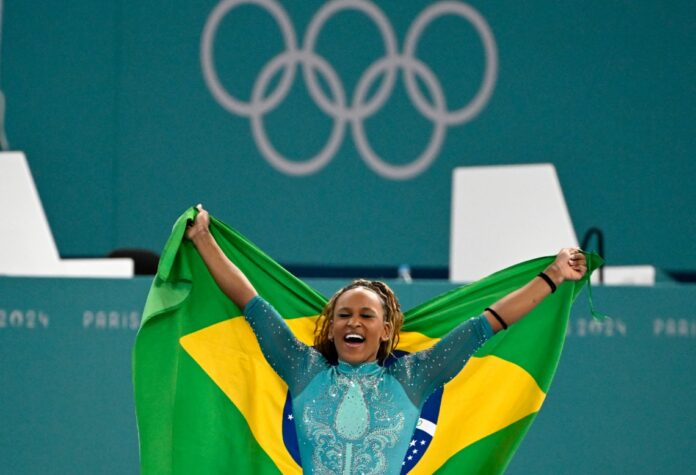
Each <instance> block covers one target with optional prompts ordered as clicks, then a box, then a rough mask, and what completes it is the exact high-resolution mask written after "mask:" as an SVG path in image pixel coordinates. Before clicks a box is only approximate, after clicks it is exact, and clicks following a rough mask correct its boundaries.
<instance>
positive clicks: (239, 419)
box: [133, 208, 601, 474]
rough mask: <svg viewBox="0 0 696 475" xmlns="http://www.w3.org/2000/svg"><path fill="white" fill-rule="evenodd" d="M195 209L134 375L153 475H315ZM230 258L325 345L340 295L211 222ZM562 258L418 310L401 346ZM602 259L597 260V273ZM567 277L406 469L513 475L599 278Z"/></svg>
mask: <svg viewBox="0 0 696 475" xmlns="http://www.w3.org/2000/svg"><path fill="white" fill-rule="evenodd" d="M195 214H196V210H195V209H193V208H191V209H189V210H188V211H187V212H186V213H184V214H183V215H182V216H181V217H180V218H179V219H178V220H177V222H176V224H175V225H174V228H173V231H172V234H171V236H170V238H169V240H168V242H167V244H166V246H165V248H164V251H163V253H162V257H161V259H160V265H159V269H158V273H157V276H156V277H155V280H154V282H153V284H152V288H151V289H150V293H149V295H148V298H147V302H146V304H145V310H144V311H143V319H142V323H141V327H140V330H139V331H138V335H137V338H136V342H135V348H134V351H133V382H134V387H135V401H136V413H137V422H138V433H139V439H140V464H141V471H142V473H143V474H162V473H181V474H189V473H205V474H223V473H237V474H245V473H255V474H256V473H261V474H264V473H287V474H293V473H295V474H297V473H301V471H302V468H301V461H300V460H299V457H298V455H297V454H298V451H297V442H296V438H295V434H294V426H293V422H292V419H293V415H292V413H291V409H290V404H289V401H288V392H287V386H286V384H285V383H284V382H283V381H282V380H281V379H280V378H279V377H278V376H277V375H276V374H275V373H274V372H273V370H272V369H271V367H270V366H269V365H268V363H267V362H266V360H265V358H264V357H263V355H262V353H261V350H260V348H259V345H258V342H257V341H256V338H255V336H254V334H253V332H252V331H251V328H250V327H249V325H248V324H247V323H246V321H245V320H244V318H243V317H242V316H241V314H242V312H241V310H240V309H239V308H236V307H235V306H234V304H233V303H232V302H231V301H230V300H229V299H228V298H227V297H226V296H225V295H224V294H223V293H222V292H221V291H220V290H219V288H218V287H217V285H216V284H215V282H214V281H213V279H212V277H211V276H210V274H209V272H208V270H207V268H206V266H205V264H204V263H203V261H202V259H201V258H200V256H199V255H198V252H197V251H196V249H195V248H194V247H193V245H192V243H191V242H189V241H187V240H183V236H184V231H185V229H186V222H187V220H189V219H193V218H194V217H195ZM210 230H211V233H212V234H213V236H214V237H215V239H216V240H217V242H218V243H219V245H220V247H221V248H222V249H223V251H224V252H225V254H226V255H227V256H228V257H229V258H230V259H231V260H232V261H233V262H234V263H235V264H236V265H237V266H238V267H239V268H240V269H241V271H242V272H243V273H244V274H245V275H246V276H247V278H248V279H249V280H250V281H251V283H252V284H253V286H254V287H255V288H256V290H257V291H258V293H259V294H260V295H261V296H262V297H264V298H265V299H266V300H268V301H269V302H270V303H271V304H273V306H274V307H275V308H276V309H277V310H278V312H279V313H280V314H281V315H282V316H283V317H284V318H285V319H286V321H287V323H288V325H289V326H290V328H292V330H293V332H294V333H295V334H296V335H297V337H298V338H299V339H300V340H301V341H303V342H305V343H307V344H310V345H311V344H312V341H313V331H314V322H315V320H316V318H317V315H318V314H319V313H320V312H321V310H322V308H323V306H324V304H325V303H326V301H327V300H326V298H324V297H323V296H321V295H320V294H318V293H317V292H315V291H314V290H313V289H311V288H310V287H308V286H307V285H306V284H304V283H303V282H302V281H300V280H299V279H297V278H296V277H294V276H293V275H291V274H290V273H289V272H287V271H286V270H285V269H283V268H282V267H281V266H280V265H278V264H277V263H276V262H274V261H273V260H272V259H271V258H270V257H268V256H267V255H265V254H264V253H263V252H261V251H260V250H259V249H258V248H256V247H255V246H254V245H253V244H252V243H251V242H249V241H248V240H246V239H245V238H244V237H243V236H241V235H240V234H239V233H237V232H235V231H233V230H232V229H230V228H229V227H227V226H226V225H225V224H223V223H222V222H220V221H218V220H216V219H214V218H211V225H210ZM552 260H553V257H544V258H539V259H534V260H531V261H527V262H524V263H521V264H518V265H515V266H513V267H510V268H508V269H505V270H502V271H500V272H497V273H495V274H493V275H491V276H489V277H486V278H484V279H482V280H480V281H478V282H475V283H473V284H469V285H466V286H463V287H460V288H457V289H455V290H452V291H450V292H447V293H445V294H443V295H440V296H438V297H435V298H433V299H432V300H430V301H428V302H426V303H424V304H422V305H420V306H418V307H416V308H414V309H412V310H409V311H408V312H406V314H405V317H406V319H405V324H404V327H403V330H402V334H401V341H400V344H399V348H398V349H399V350H400V351H401V352H412V351H418V350H420V349H424V348H427V347H429V346H431V345H432V344H434V343H435V342H436V341H438V339H439V338H441V337H442V336H444V335H445V334H447V332H449V331H450V330H451V329H452V328H454V327H455V326H456V325H457V324H459V323H460V322H462V321H464V320H466V319H468V318H470V317H472V316H476V315H479V314H480V313H481V312H482V311H483V309H484V308H486V307H487V306H489V305H490V304H492V303H494V302H495V301H497V300H498V299H500V298H501V297H503V296H505V295H506V294H508V293H509V292H511V291H513V290H515V289H518V288H519V287H521V286H523V285H524V284H525V283H527V282H529V281H530V280H531V279H532V278H534V276H536V274H538V273H539V272H540V271H541V270H543V269H544V268H545V267H546V266H547V265H548V264H549V263H550V262H551V261H552ZM599 265H601V259H600V258H599V256H597V255H594V254H592V255H588V267H589V268H590V269H594V268H596V267H598V266H599ZM590 273H591V272H588V273H587V275H586V276H585V278H584V279H583V280H582V281H579V282H566V283H564V284H563V285H561V286H560V287H559V289H558V291H557V292H556V293H554V294H553V295H551V296H550V297H548V298H547V299H545V300H544V301H543V302H542V303H541V304H540V305H539V306H538V307H537V308H536V309H535V310H534V311H533V312H531V314H530V315H528V316H527V317H526V318H524V319H523V320H522V321H521V322H519V323H518V324H516V325H514V326H512V327H510V329H509V330H507V331H504V332H500V333H498V334H497V335H495V336H494V337H493V338H492V339H491V340H489V341H488V342H487V343H486V344H485V345H484V346H483V347H482V348H481V349H480V350H479V351H478V352H477V353H476V354H475V355H474V357H472V358H471V359H470V361H469V362H468V364H467V365H466V366H465V367H464V369H463V370H462V371H461V372H460V373H459V374H458V375H457V376H456V377H455V378H454V379H453V380H452V381H450V382H449V383H447V384H446V385H445V386H444V388H443V389H440V390H438V391H436V393H434V394H433V395H432V396H431V397H430V399H429V400H428V401H427V403H426V404H425V407H424V408H423V412H422V413H421V418H420V420H419V422H418V428H417V429H416V432H415V433H414V436H413V438H412V440H411V442H410V447H409V451H408V453H407V454H405V457H404V464H403V467H402V473H412V474H430V473H440V474H446V473H452V474H455V473H456V474H459V473H469V474H471V473H481V474H491V473H501V472H503V471H504V470H505V467H506V466H507V464H508V463H509V461H510V459H511V457H512V455H513V453H514V451H515V449H516V448H517V446H518V445H519V443H520V441H521V440H522V438H523V437H524V434H525V433H526V431H527V429H528V428H529V426H530V424H531V423H532V421H533V420H534V417H535V416H536V414H537V412H538V411H539V409H540V407H541V405H542V403H543V401H544V398H545V396H546V393H547V392H548V389H549V386H550V384H551V381H552V379H553V375H554V373H555V371H556V366H557V364H558V360H559V357H560V354H561V349H562V347H563V341H564V337H565V333H566V325H567V322H568V316H569V313H570V306H571V304H572V302H573V300H574V299H575V297H576V296H577V295H578V293H579V292H580V289H581V288H582V286H583V285H584V284H585V283H586V282H587V280H588V279H589V276H590Z"/></svg>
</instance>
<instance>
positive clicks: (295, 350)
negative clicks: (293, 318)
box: [244, 296, 493, 475]
mask: <svg viewBox="0 0 696 475" xmlns="http://www.w3.org/2000/svg"><path fill="white" fill-rule="evenodd" d="M244 315H245V317H246V319H247V321H248V322H249V324H250V325H251V327H252V329H253V330H254V333H255V334H256V337H257V339H258V341H259V344H260V346H261V350H262V351H263V354H264V356H265V357H266V360H267V361H268V362H269V363H270V365H271V366H272V367H273V369H274V370H275V371H276V372H277V373H278V375H279V376H280V377H281V378H282V379H283V380H284V381H285V382H286V383H287V385H288V388H289V391H290V394H291V396H292V401H293V404H292V405H293V414H294V416H295V424H296V428H297V439H298V443H299V448H300V457H301V459H302V466H303V470H304V472H305V473H313V474H338V473H340V474H355V473H364V474H374V475H377V474H386V473H389V474H397V473H400V471H401V462H402V460H403V458H404V455H405V454H406V451H407V450H408V444H409V441H410V439H411V435H412V434H413V432H414V430H415V428H416V423H417V422H418V417H419V414H420V410H421V408H422V405H423V404H424V403H425V401H426V399H427V398H428V396H429V395H430V394H431V393H432V392H433V391H434V390H435V389H437V388H438V387H440V386H442V385H444V384H445V383H446V382H448V381H449V380H451V379H452V378H453V377H454V376H456V375H457V373H459V371H460V370H461V369H462V367H463V366H464V365H465V364H466V362H467V361H468V359H469V358H470V357H471V355H472V354H474V352H476V350H478V349H479V348H480V347H481V345H483V343H485V342H486V340H487V339H488V338H490V337H491V336H492V335H493V330H492V329H491V326H490V324H489V323H488V320H486V318H485V317H483V316H479V317H476V318H472V319H470V320H467V321H466V322H463V323H462V324H460V325H459V326H458V327H456V328H455V329H453V330H452V331H451V332H450V333H449V334H448V335H447V336H446V337H445V338H443V339H442V340H440V341H439V342H437V343H436V344H435V345H433V346H432V347H431V348H429V349H427V350H424V351H420V352H417V353H413V354H410V355H406V356H403V357H401V358H399V359H398V360H397V361H396V362H395V363H394V364H392V365H390V366H388V367H383V366H380V365H379V364H378V363H377V362H371V363H362V364H360V365H351V364H349V363H346V362H344V361H339V362H338V365H336V366H333V365H331V364H329V362H328V361H327V360H326V359H325V358H324V357H323V356H322V355H321V354H320V353H319V352H318V351H316V350H315V349H314V348H312V347H309V346H307V345H305V344H304V343H302V342H300V341H299V340H298V339H297V338H296V337H295V336H294V335H293V333H292V331H291V330H290V328H289V327H288V326H287V324H286V323H285V321H284V320H283V319H282V317H281V316H280V315H279V314H278V312H276V310H275V309H274V308H273V307H272V306H271V305H270V304H269V303H267V302H266V301H265V300H263V299H262V298H260V297H258V296H257V297H254V298H253V299H252V300H251V301H250V302H249V303H248V304H247V306H246V308H245V309H244Z"/></svg>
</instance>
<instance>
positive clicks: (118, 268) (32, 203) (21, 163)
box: [0, 152, 133, 277]
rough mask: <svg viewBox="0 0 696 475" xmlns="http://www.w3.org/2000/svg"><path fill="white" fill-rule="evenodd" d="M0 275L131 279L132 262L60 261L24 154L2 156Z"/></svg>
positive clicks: (109, 260) (0, 172) (120, 260)
mask: <svg viewBox="0 0 696 475" xmlns="http://www.w3.org/2000/svg"><path fill="white" fill-rule="evenodd" d="M0 207H1V208H2V210H3V216H2V219H0V275H18V276H52V277H59V276H64V277H132V276H133V260H132V259H64V260H61V259H60V255H59V254H58V249H57V248H56V243H55V241H54V240H53V234H52V233H51V228H50V226H49V224H48V221H47V220H46V214H45V213H44V209H43V206H42V204H41V199H40V198H39V194H38V193H37V191H36V186H35V185H34V180H33V178H32V176H31V171H30V170H29V165H28V164H27V160H26V158H25V157H24V154H23V153H22V152H2V153H0Z"/></svg>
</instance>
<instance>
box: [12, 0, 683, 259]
mask: <svg viewBox="0 0 696 475" xmlns="http://www.w3.org/2000/svg"><path fill="white" fill-rule="evenodd" d="M322 3H323V2H319V1H315V0H303V1H294V2H283V5H284V7H285V8H286V10H288V11H289V12H290V16H291V18H292V22H293V25H294V28H295V31H296V32H297V36H298V39H300V40H301V38H302V36H303V34H304V31H305V29H306V26H307V24H308V23H309V21H310V19H311V18H312V16H313V15H314V14H315V12H316V11H317V10H318V9H319V7H320V6H321V5H322ZM429 3H430V2H426V1H407V2H405V1H396V0H387V1H383V2H379V5H380V7H381V8H382V10H383V11H384V12H385V14H386V15H387V16H388V18H389V19H390V22H391V24H392V25H393V27H394V30H395V31H396V34H397V38H398V47H399V48H401V46H402V45H403V40H404V36H405V33H406V31H407V29H408V27H409V25H410V24H411V22H412V21H413V19H414V18H415V17H416V16H417V15H418V13H419V12H420V11H422V10H423V8H425V6H426V5H428V4H429ZM216 4H217V2H216V1H203V0H196V1H180V0H175V1H164V0H152V1H148V2H139V1H133V0H120V1H114V2H101V1H94V0H91V1H90V0H80V1H76V2H49V1H32V2H28V1H20V2H6V3H5V5H4V7H5V8H4V11H3V13H4V18H3V36H2V89H3V91H4V92H5V94H6V97H7V114H6V122H7V126H6V128H7V133H8V137H9V140H10V143H11V145H12V147H13V148H14V149H17V150H23V151H25V152H26V154H27V157H28V159H29V162H30V166H31V168H32V172H33V173H34V176H35V179H36V182H37V186H38V189H39V192H40V194H41V197H42V200H43V204H44V207H45V209H46V212H47V215H48V219H49V221H50V223H51V226H52V229H53V232H54V234H55V238H56V241H57V244H58V248H59V250H60V252H61V254H63V255H64V256H87V255H90V256H91V255H93V256H96V255H104V254H106V253H108V252H109V251H110V250H112V249H114V248H117V247H145V248H149V249H152V250H159V249H161V247H162V243H163V242H164V241H165V239H166V237H167V235H168V232H169V227H170V225H171V223H172V222H173V221H174V219H175V218H176V217H177V216H178V215H179V214H180V212H181V210H182V209H185V208H186V207H188V206H190V205H192V204H195V203H197V202H203V203H205V205H206V206H207V207H208V208H209V209H210V210H211V211H212V212H213V213H214V214H215V215H216V216H219V217H221V218H223V219H225V220H226V221H227V222H231V223H232V224H234V225H235V227H237V228H239V229H240V230H241V231H242V232H244V233H245V234H246V235H248V236H249V237H250V238H251V239H252V240H253V241H254V242H256V243H257V244H258V245H259V246H260V247H261V248H263V249H265V250H267V251H268V252H269V253H270V254H271V255H273V256H274V257H275V258H276V259H278V260H279V261H281V262H283V263H286V264H311V265H317V264H326V265H398V264H401V263H404V262H405V263H409V264H411V265H413V266H435V267H446V266H447V265H448V255H449V222H450V193H451V190H450V186H451V171H452V169H453V168H454V167H457V166H465V165H484V164H518V163H536V162H552V163H554V164H555V165H556V167H557V170H558V173H559V177H560V181H561V184H562V186H563V188H564V191H565V196H566V199H567V202H568V207H569V209H570V213H571V216H572V218H573V221H574V223H575V227H576V232H577V233H578V235H579V236H581V235H582V234H583V233H584V231H585V230H586V229H588V228H589V227H590V226H599V227H600V228H602V229H603V230H604V231H605V234H606V241H607V247H606V253H605V254H606V255H605V257H606V258H607V261H608V262H609V263H610V264H614V265H616V264H653V265H655V266H657V267H660V268H663V269H677V270H693V269H696V253H694V252H693V236H694V235H696V220H695V219H694V218H693V210H694V202H696V191H695V190H696V187H694V186H693V184H692V181H693V177H694V176H696V174H695V173H694V171H696V165H694V156H696V145H695V142H694V136H695V134H694V126H693V124H694V111H695V110H696V85H695V84H696V83H695V82H694V80H693V78H694V77H695V76H696V61H694V58H695V57H696V41H695V40H696V21H695V19H696V3H694V2H692V1H686V0H670V1H665V2H648V1H635V2H625V1H615V0H612V1H601V2H599V1H584V2H556V1H550V0H543V1H537V2H526V3H525V2H513V3H511V2H504V1H500V0H497V1H496V0H494V1H486V2H483V1H472V2H471V5H472V6H474V7H475V8H476V9H477V10H478V11H479V12H480V13H481V14H482V15H483V17H484V18H485V19H486V21H487V22H488V24H489V25H490V27H491V29H492V31H493V34H494V37H495V40H496V43H497V47H498V57H499V72H498V81H497V83H496V86H495V89H494V92H493V95H492V97H491V99H490V101H489V102H488V103H487V105H486V107H485V108H484V109H483V110H482V112H481V113H480V114H479V115H478V116H477V117H476V118H475V119H474V120H472V121H471V122H469V123H466V124H464V125H461V126H452V127H450V128H449V129H448V131H447V135H446V139H445V142H444V145H443V147H442V149H441V151H440V154H439V156H438V158H437V160H436V161H435V162H434V164H433V165H432V166H431V167H430V168H429V169H427V171H426V172H425V173H423V174H422V175H420V176H418V177H416V178H413V179H411V180H407V181H399V182H394V181H388V180H385V179H384V178H382V177H380V176H378V175H376V174H375V173H373V172H372V171H371V170H370V169H368V168H367V166H366V165H365V164H364V163H363V161H362V160H361V159H360V158H359V156H358V152H357V150H356V148H355V145H354V143H353V141H352V138H351V136H350V133H349V131H347V133H346V137H345V138H344V140H343V142H342V145H341V147H340V149H339V151H338V153H337V154H336V156H335V158H334V159H333V161H331V162H330V163H329V165H328V166H327V167H326V168H324V169H323V170H321V171H320V172H318V173H317V174H315V175H311V176H306V177H289V176H286V175H283V174H281V173H280V172H278V171H276V170H275V169H274V168H272V167H271V166H269V165H268V164H267V163H266V161H265V160H264V159H263V158H262V157H261V155H260V153H259V151H258V149H257V147H256V145H255V143H254V140H253V138H252V136H251V128H250V125H249V120H248V119H246V118H243V117H239V116H235V115H232V114H230V113H228V112H227V111H226V110H225V109H223V108H222V107H221V106H220V105H219V104H218V103H217V102H215V100H214V98H213V96H212V95H211V93H210V92H209V90H208V89H207V87H206V85H205V83H204V80H203V75H202V71H201V66H200V52H199V49H200V40H201V33H202V30H203V26H204V24H205V22H206V18H207V17H208V15H209V14H210V12H211V11H212V9H213V8H214V7H215V5H216ZM281 49H282V41H281V37H280V35H279V33H278V31H277V27H276V26H275V24H274V23H273V21H272V20H271V19H270V17H269V16H268V15H266V14H264V13H263V12H262V11H261V10H259V9H257V8H254V7H248V6H247V7H241V8H239V9H237V10H234V11H233V12H232V14H230V15H229V16H228V17H226V18H225V20H224V21H223V22H222V24H221V27H220V30H219V34H218V37H217V42H216V50H215V51H216V53H215V61H216V64H217V65H218V71H219V74H220V77H221V80H222V81H223V83H224V84H225V86H226V87H227V89H229V90H230V91H231V92H232V93H234V94H235V95H237V96H239V97H242V98H248V97H249V96H250V94H251V88H252V85H253V82H254V80H255V78H256V76H257V74H258V72H259V71H260V69H261V68H262V67H263V65H264V64H266V62H267V61H268V60H269V59H270V58H272V57H273V56H274V55H276V54H277V53H278V52H280V51H281ZM317 51H318V52H319V53H320V54H322V55H323V56H324V57H325V58H326V59H327V60H328V61H329V62H330V63H331V64H332V65H334V67H335V68H336V71H337V72H338V74H339V76H340V77H341V78H342V80H343V82H344V84H345V87H346V89H347V95H348V97H349V98H350V97H352V90H353V89H354V87H355V85H356V83H357V81H358V79H359V77H360V75H361V74H362V71H363V70H364V69H365V68H366V67H367V66H368V65H369V64H371V63H372V62H373V61H374V60H375V59H377V58H379V57H380V56H381V55H382V46H381V40H380V39H379V36H378V35H377V32H376V29H375V27H374V25H373V24H372V23H370V22H369V21H368V20H366V19H365V18H364V17H361V16H360V15H358V14H356V13H350V12H349V13H342V14H341V15H339V16H337V17H334V18H333V19H332V20H331V21H330V22H329V24H328V26H327V28H326V29H325V30H324V31H323V32H322V34H321V35H320V37H319V41H318V47H317ZM418 56H419V57H420V58H421V59H422V60H423V61H425V62H426V63H427V64H428V65H430V67H431V68H432V69H433V71H434V72H435V73H436V74H437V76H438V78H439V79H440V81H441V83H442V87H443V90H444V93H445V96H446V98H447V102H448V105H449V106H450V108H455V107H460V106H461V105H463V104H464V103H465V102H466V101H467V100H468V98H470V97H471V95H472V94H473V93H474V91H475V90H476V88H477V87H478V82H479V80H480V77H481V72H482V68H483V56H482V50H481V45H480V42H479V40H478V37H477V36H476V35H475V34H474V31H473V29H472V28H471V27H470V26H467V24H466V23H465V22H462V21H459V20H456V19H453V18H443V19H440V20H438V21H436V22H435V24H433V25H432V26H431V27H430V28H429V29H428V30H426V32H425V34H424V36H423V39H422V42H421V43H420V45H419V47H418ZM265 122H266V124H267V130H268V131H269V135H270V137H271V138H272V140H273V143H274V144H275V145H276V147H277V148H278V149H280V150H281V151H283V152H285V153H286V154H287V155H289V156H291V157H294V158H300V157H304V156H308V155H312V154H314V153H316V151H318V150H319V149H320V148H321V147H322V146H323V144H324V141H325V140H326V138H327V135H328V131H329V129H330V127H331V119H330V118H329V117H327V116H326V115H324V114H323V112H321V111H320V110H319V109H318V108H317V107H316V105H314V103H313V101H312V100H311V99H310V98H309V96H308V94H307V92H306V89H305V87H304V82H303V80H302V78H301V76H298V77H297V78H296V79H295V82H294V84H293V87H292V91H291V94H290V95H289V96H288V98H287V99H286V100H285V101H284V102H283V103H282V104H281V105H280V106H279V107H278V108H277V109H275V110H274V111H273V112H272V113H270V114H269V115H268V116H267V117H266V118H265ZM365 127H366V129H367V131H368V136H369V137H370V140H371V143H372V145H373V147H374V148H375V150H377V152H379V153H381V154H382V155H384V156H385V157H387V159H388V160H390V161H392V162H394V163H402V162H407V161H410V160H411V159H412V158H413V157H415V156H416V155H417V154H419V153H420V151H421V150H422V148H423V147H424V145H425V144H426V142H427V140H428V137H429V133H430V131H431V124H430V122H428V121H427V120H425V119H424V118H423V117H421V116H420V115H419V114H418V112H417V111H416V110H415V109H414V108H413V106H412V105H411V102H410V101H409V100H408V96H407V94H406V92H405V88H404V87H403V85H402V84H401V82H400V81H399V82H397V87H396V88H395V90H394V92H393V94H392V96H391V97H390V100H389V101H388V102H387V104H386V105H385V107H384V108H383V109H381V110H380V112H379V113H378V114H376V115H375V116H373V117H371V118H370V119H369V120H367V121H366V122H365ZM495 192H496V190H491V193H495ZM485 199H486V197H485V196H482V197H481V200H485ZM491 219H495V217H492V218H491ZM481 232H483V233H485V232H486V230H485V229H483V230H481Z"/></svg>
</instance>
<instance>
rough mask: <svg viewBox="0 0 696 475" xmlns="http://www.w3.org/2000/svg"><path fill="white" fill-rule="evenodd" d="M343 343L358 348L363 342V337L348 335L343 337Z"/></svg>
mask: <svg viewBox="0 0 696 475" xmlns="http://www.w3.org/2000/svg"><path fill="white" fill-rule="evenodd" d="M343 341H345V342H346V343H347V344H348V346H358V345H360V344H361V343H364V342H365V337H364V336H362V335H358V334H357V333H348V334H347V335H345V336H344V337H343Z"/></svg>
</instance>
